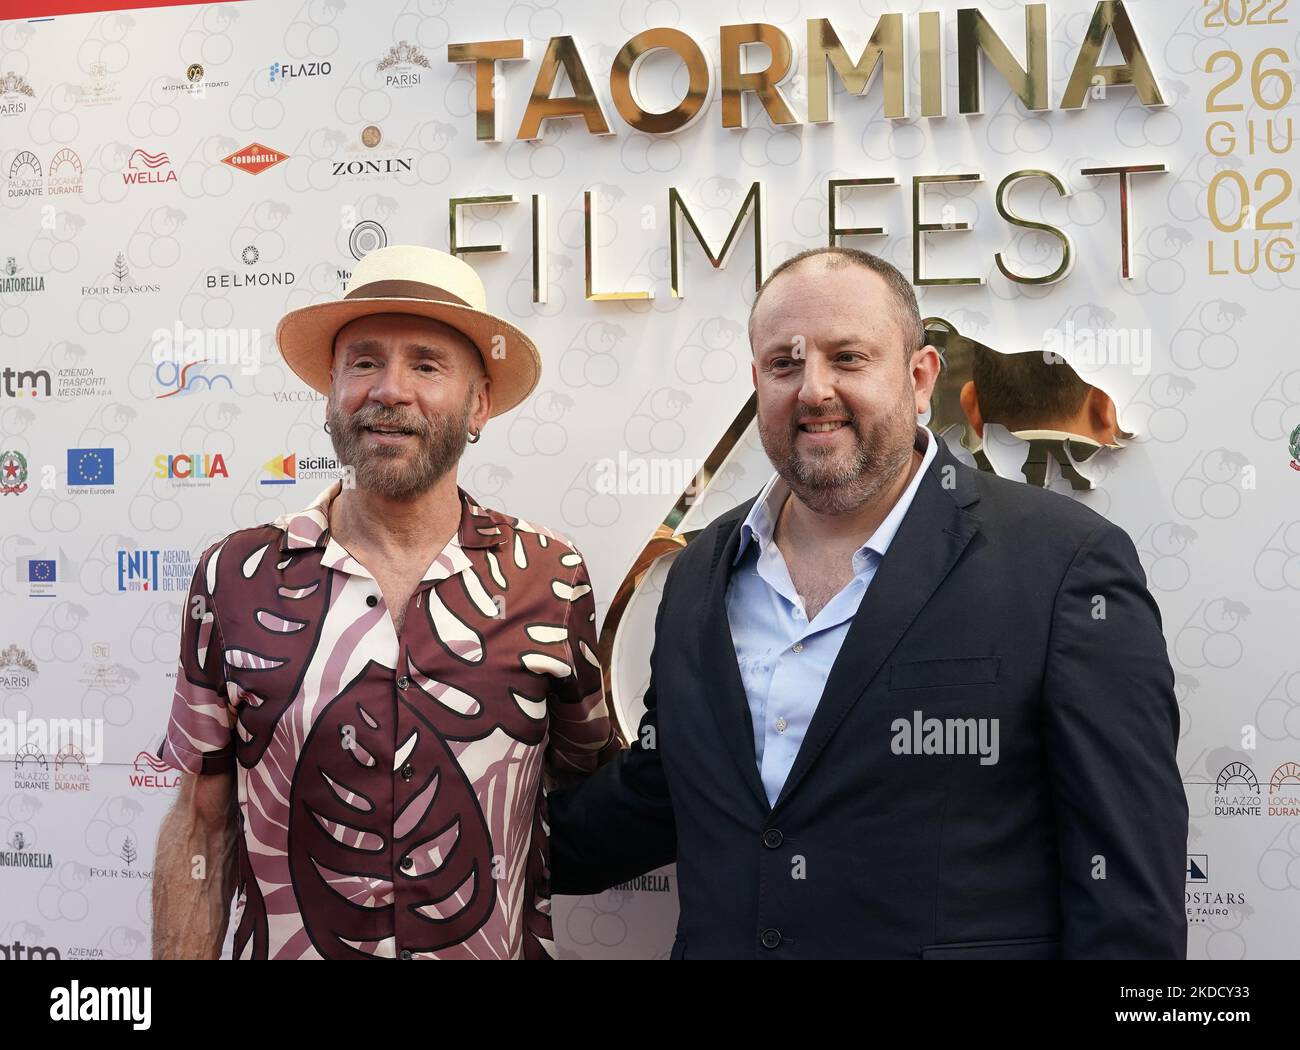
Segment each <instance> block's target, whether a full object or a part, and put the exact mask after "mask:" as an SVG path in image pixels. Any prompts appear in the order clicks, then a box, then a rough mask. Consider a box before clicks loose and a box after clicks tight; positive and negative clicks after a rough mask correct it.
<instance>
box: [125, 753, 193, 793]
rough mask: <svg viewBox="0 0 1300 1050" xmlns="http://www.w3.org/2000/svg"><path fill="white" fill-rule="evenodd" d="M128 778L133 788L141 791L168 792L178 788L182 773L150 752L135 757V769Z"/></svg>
mask: <svg viewBox="0 0 1300 1050" xmlns="http://www.w3.org/2000/svg"><path fill="white" fill-rule="evenodd" d="M128 776H129V777H130V780H131V786H132V787H135V788H139V789H140V790H141V791H161V790H166V789H168V788H174V787H178V786H179V785H180V782H181V775H180V771H179V770H177V769H176V767H175V766H173V765H171V764H170V763H169V762H164V761H163V760H162V759H161V758H159V757H158V756H157V755H151V754H149V752H148V751H141V752H140V753H139V754H138V755H136V756H135V768H134V769H133V770H132V772H131V773H129V774H128Z"/></svg>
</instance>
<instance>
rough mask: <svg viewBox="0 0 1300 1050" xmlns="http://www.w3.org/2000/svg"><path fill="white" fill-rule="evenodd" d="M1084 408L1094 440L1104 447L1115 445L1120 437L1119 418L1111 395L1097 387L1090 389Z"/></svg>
mask: <svg viewBox="0 0 1300 1050" xmlns="http://www.w3.org/2000/svg"><path fill="white" fill-rule="evenodd" d="M1083 407H1084V411H1085V413H1086V415H1085V418H1086V419H1087V420H1088V427H1089V429H1090V430H1091V434H1090V436H1091V437H1092V439H1093V440H1094V441H1100V442H1101V443H1102V444H1103V445H1113V444H1115V439H1116V438H1117V437H1118V436H1119V416H1118V413H1117V412H1116V411H1115V402H1114V401H1112V400H1111V399H1110V395H1108V394H1107V393H1106V392H1105V391H1104V390H1100V389H1098V388H1097V387H1095V386H1093V387H1089V388H1088V396H1087V397H1086V398H1085V399H1084V405H1083Z"/></svg>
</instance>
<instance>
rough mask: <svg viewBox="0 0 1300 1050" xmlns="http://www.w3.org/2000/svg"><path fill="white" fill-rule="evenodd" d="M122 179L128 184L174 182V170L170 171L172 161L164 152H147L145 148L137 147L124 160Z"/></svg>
mask: <svg viewBox="0 0 1300 1050" xmlns="http://www.w3.org/2000/svg"><path fill="white" fill-rule="evenodd" d="M122 181H123V182H124V183H126V184H127V185H128V186H132V185H144V184H145V183H158V182H175V181H176V172H174V171H172V162H171V161H170V160H169V159H168V157H167V154H166V153H149V152H148V151H147V150H142V149H137V150H136V151H135V152H133V153H132V154H131V156H130V158H128V160H127V162H126V170H125V171H123V172H122Z"/></svg>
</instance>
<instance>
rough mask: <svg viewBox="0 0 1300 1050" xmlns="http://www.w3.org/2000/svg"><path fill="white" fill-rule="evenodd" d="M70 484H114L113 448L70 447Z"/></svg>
mask: <svg viewBox="0 0 1300 1050" xmlns="http://www.w3.org/2000/svg"><path fill="white" fill-rule="evenodd" d="M68 484H69V485H111V484H113V450H112V449H111V448H70V449H68Z"/></svg>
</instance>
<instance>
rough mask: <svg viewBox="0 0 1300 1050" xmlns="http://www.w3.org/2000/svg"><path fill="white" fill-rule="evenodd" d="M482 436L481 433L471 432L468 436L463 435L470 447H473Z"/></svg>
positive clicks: (479, 431)
mask: <svg viewBox="0 0 1300 1050" xmlns="http://www.w3.org/2000/svg"><path fill="white" fill-rule="evenodd" d="M482 436H483V431H481V430H471V431H470V432H469V433H468V434H466V435H465V440H466V441H468V442H469V443H470V444H471V445H473V444H474V443H475V442H477V441H478V439H479V438H481V437H482Z"/></svg>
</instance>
